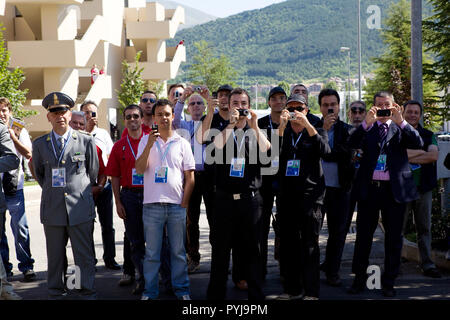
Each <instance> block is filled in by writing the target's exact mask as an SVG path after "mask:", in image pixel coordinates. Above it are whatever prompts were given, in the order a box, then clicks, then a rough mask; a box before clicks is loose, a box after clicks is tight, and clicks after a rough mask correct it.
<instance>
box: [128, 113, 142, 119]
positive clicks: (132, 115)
mask: <svg viewBox="0 0 450 320" xmlns="http://www.w3.org/2000/svg"><path fill="white" fill-rule="evenodd" d="M140 117H141V116H140V115H138V114H136V113H134V114H127V115H126V116H125V120H131V118H133V120H137V119H139V118H140Z"/></svg>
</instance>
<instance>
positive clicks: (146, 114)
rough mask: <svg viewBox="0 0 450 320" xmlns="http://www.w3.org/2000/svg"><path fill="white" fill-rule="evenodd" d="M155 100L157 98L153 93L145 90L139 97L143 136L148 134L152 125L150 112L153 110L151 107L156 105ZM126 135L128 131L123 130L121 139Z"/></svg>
mask: <svg viewBox="0 0 450 320" xmlns="http://www.w3.org/2000/svg"><path fill="white" fill-rule="evenodd" d="M156 100H158V97H157V95H156V93H155V92H153V91H150V90H147V91H144V93H143V94H142V95H141V99H140V102H139V107H140V108H141V109H142V112H143V117H142V131H144V135H145V134H149V133H150V127H151V126H152V124H153V116H152V110H153V106H154V105H155V103H156ZM127 133H128V129H127V128H125V129H124V130H123V132H122V137H121V138H124V137H126V136H127Z"/></svg>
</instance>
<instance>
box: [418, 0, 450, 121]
mask: <svg viewBox="0 0 450 320" xmlns="http://www.w3.org/2000/svg"><path fill="white" fill-rule="evenodd" d="M428 2H429V3H430V4H432V5H433V15H432V16H431V17H429V18H427V19H426V20H425V21H424V22H423V40H424V43H425V44H426V45H427V46H428V47H427V49H426V52H430V53H432V54H434V55H435V56H436V58H435V61H434V62H432V63H424V70H423V71H424V75H425V76H426V77H428V78H430V79H434V80H435V81H436V83H437V85H438V87H439V89H440V90H443V91H444V96H443V98H442V99H440V102H444V106H449V105H450V92H449V89H448V86H449V84H450V69H449V66H450V47H449V43H450V28H449V17H450V2H449V1H448V0H429V1H428ZM444 111H445V113H444ZM441 112H442V114H441V116H443V117H445V119H447V120H448V119H450V114H449V113H450V111H449V108H442V109H441Z"/></svg>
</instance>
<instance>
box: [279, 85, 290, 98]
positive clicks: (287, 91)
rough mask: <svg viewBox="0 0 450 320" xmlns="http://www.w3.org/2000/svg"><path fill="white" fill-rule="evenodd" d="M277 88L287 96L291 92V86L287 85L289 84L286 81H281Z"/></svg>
mask: <svg viewBox="0 0 450 320" xmlns="http://www.w3.org/2000/svg"><path fill="white" fill-rule="evenodd" d="M278 86H279V87H282V88H283V89H284V92H286V94H287V95H288V96H289V92H290V91H291V86H290V85H289V83H288V82H287V81H281V82H280V83H279V84H278Z"/></svg>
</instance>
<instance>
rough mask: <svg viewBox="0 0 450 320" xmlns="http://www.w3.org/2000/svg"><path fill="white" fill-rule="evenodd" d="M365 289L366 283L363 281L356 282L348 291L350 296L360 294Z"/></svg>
mask: <svg viewBox="0 0 450 320" xmlns="http://www.w3.org/2000/svg"><path fill="white" fill-rule="evenodd" d="M364 289H365V283H364V282H363V281H357V280H354V281H353V284H352V286H351V287H350V288H349V289H348V290H347V293H348V294H359V293H361V292H363V291H364Z"/></svg>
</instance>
